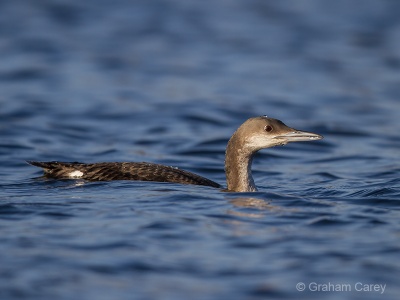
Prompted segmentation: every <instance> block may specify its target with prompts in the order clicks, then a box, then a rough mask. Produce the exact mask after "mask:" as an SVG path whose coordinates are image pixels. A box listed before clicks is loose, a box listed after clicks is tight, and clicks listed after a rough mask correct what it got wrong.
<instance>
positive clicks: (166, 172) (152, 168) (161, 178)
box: [28, 161, 221, 188]
mask: <svg viewBox="0 0 400 300" xmlns="http://www.w3.org/2000/svg"><path fill="white" fill-rule="evenodd" d="M28 163H29V164H31V165H33V166H36V167H41V168H43V169H44V172H45V174H44V175H45V176H46V177H49V178H57V179H84V180H91V181H109V180H141V181H157V182H175V183H183V184H195V185H206V186H212V187H216V188H218V187H221V186H220V185H219V184H218V183H216V182H214V181H212V180H209V179H207V178H204V177H202V176H199V175H196V174H194V173H191V172H188V171H184V170H180V169H177V168H173V167H169V166H164V165H159V164H153V163H146V162H102V163H94V164H84V163H79V162H71V163H69V162H58V161H51V162H38V161H28ZM77 171H78V173H76V172H77ZM74 172H75V174H79V172H81V173H82V175H81V176H78V175H75V176H73V175H72V176H71V174H74Z"/></svg>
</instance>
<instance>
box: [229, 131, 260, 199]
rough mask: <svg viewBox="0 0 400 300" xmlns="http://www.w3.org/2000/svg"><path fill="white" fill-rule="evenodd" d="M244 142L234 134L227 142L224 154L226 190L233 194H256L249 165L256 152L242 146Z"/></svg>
mask: <svg viewBox="0 0 400 300" xmlns="http://www.w3.org/2000/svg"><path fill="white" fill-rule="evenodd" d="M244 144H245V143H244V141H243V140H242V139H241V138H240V137H239V136H238V135H237V134H236V133H235V134H234V135H233V136H232V137H231V139H230V140H229V142H228V146H227V147H226V153H225V174H226V183H227V188H228V190H230V191H233V192H256V191H257V187H256V186H255V184H254V180H253V176H252V175H251V164H252V162H253V155H254V153H255V152H256V151H254V150H252V149H248V148H246V147H245V146H244Z"/></svg>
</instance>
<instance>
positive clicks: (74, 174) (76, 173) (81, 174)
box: [69, 171, 83, 178]
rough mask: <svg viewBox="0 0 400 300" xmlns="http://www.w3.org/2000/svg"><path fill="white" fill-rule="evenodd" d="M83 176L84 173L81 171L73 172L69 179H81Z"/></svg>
mask: <svg viewBox="0 0 400 300" xmlns="http://www.w3.org/2000/svg"><path fill="white" fill-rule="evenodd" d="M82 176H83V172H81V171H73V172H71V173H69V178H81V177H82Z"/></svg>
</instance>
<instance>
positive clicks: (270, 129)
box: [264, 125, 273, 132]
mask: <svg viewBox="0 0 400 300" xmlns="http://www.w3.org/2000/svg"><path fill="white" fill-rule="evenodd" d="M272 129H273V128H272V126H271V125H265V127H264V130H265V131H266V132H271V131H272Z"/></svg>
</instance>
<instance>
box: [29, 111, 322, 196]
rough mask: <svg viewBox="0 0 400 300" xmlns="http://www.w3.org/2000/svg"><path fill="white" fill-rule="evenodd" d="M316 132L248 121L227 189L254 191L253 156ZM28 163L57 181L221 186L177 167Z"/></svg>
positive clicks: (238, 134)
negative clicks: (260, 151)
mask: <svg viewBox="0 0 400 300" xmlns="http://www.w3.org/2000/svg"><path fill="white" fill-rule="evenodd" d="M322 138H323V137H322V136H321V135H319V134H316V133H311V132H306V131H300V130H297V129H293V128H290V127H288V126H286V125H285V124H284V123H283V122H282V121H280V120H277V119H273V118H268V117H267V116H261V117H255V118H250V119H248V120H247V121H245V122H244V123H243V124H242V125H241V126H240V127H239V128H238V129H237V130H236V131H235V132H234V134H233V135H232V137H231V138H230V139H229V142H228V145H227V147H226V152H225V173H226V182H227V190H228V191H233V192H255V191H257V187H256V186H255V184H254V180H253V177H252V175H251V164H252V161H253V157H254V154H255V153H256V152H257V151H259V150H261V149H264V148H270V147H274V146H282V145H286V144H287V143H291V142H302V141H312V140H320V139H322ZM27 162H28V163H29V164H31V165H33V166H37V167H41V168H43V169H44V176H46V177H49V178H56V179H84V180H89V181H108V180H141V181H157V182H173V183H181V184H194V185H205V186H210V187H215V188H222V186H221V185H220V184H218V183H216V182H214V181H212V180H210V179H207V178H205V177H202V176H200V175H197V174H194V173H191V172H188V171H185V170H181V169H178V168H175V167H170V166H164V165H160V164H155V163H147V162H101V163H90V164H85V163H79V162H58V161H51V162H38V161H27Z"/></svg>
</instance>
